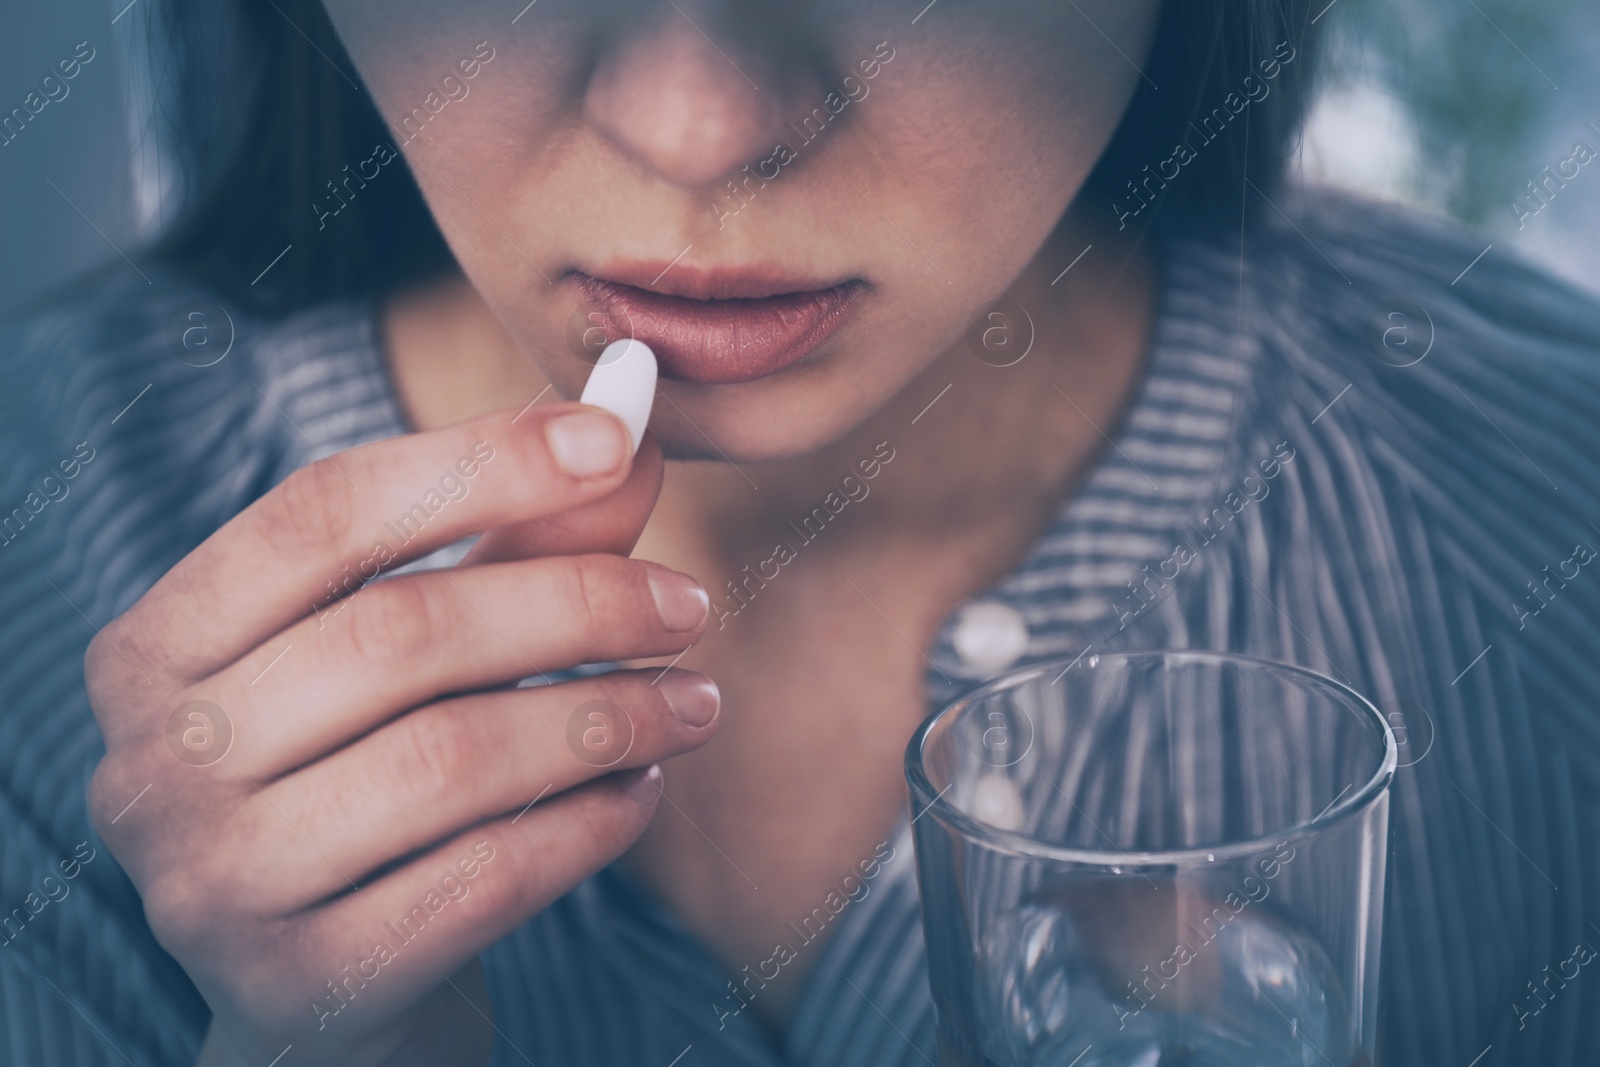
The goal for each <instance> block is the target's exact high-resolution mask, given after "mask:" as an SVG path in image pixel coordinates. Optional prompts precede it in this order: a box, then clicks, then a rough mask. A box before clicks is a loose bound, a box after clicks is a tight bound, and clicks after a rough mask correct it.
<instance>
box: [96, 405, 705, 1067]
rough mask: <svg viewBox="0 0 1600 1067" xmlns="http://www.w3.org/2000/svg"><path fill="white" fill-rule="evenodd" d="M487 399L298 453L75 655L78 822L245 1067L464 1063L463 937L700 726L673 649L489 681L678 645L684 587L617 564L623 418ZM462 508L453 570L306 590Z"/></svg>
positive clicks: (569, 883) (586, 862)
mask: <svg viewBox="0 0 1600 1067" xmlns="http://www.w3.org/2000/svg"><path fill="white" fill-rule="evenodd" d="M513 414H514V413H513V412H509V411H508V412H497V413H495V414H492V415H489V416H485V417H483V418H480V419H475V420H472V421H470V422H466V423H463V424H461V425H459V426H455V427H451V428H449V429H445V430H439V431H433V432H427V433H418V434H411V435H407V436H405V437H401V438H397V439H394V440H389V441H383V442H379V443H377V444H372V445H368V446H365V447H362V448H358V449H353V450H351V451H349V452H345V453H342V454H340V455H339V456H337V457H335V458H333V459H325V460H323V461H321V462H318V463H314V464H311V465H310V466H308V467H306V468H304V469H302V470H300V471H297V472H295V473H294V474H293V475H291V476H290V477H289V478H288V479H286V480H285V481H284V483H283V484H282V485H280V486H278V487H277V488H276V489H274V490H273V491H271V492H270V493H268V494H267V495H265V496H264V497H262V498H261V499H260V500H258V501H256V502H255V503H254V504H252V505H251V506H250V507H249V508H247V509H246V510H245V511H244V512H242V513H241V514H240V515H238V516H237V517H236V518H234V519H233V521H231V522H229V523H228V524H227V525H226V526H224V527H223V528H222V529H220V530H218V531H217V532H216V533H215V534H214V535H213V536H212V537H210V538H209V539H207V540H206V541H205V543H203V544H202V545H200V546H199V547H198V548H196V549H195V550H194V551H193V552H191V553H190V554H189V555H188V556H187V557H185V558H184V559H183V560H182V561H180V562H179V563H178V564H177V566H175V567H173V568H172V570H171V571H169V572H168V573H167V574H166V575H165V576H164V577H162V578H161V580H160V581H159V582H157V583H156V584H155V586H154V587H153V588H152V589H151V590H150V591H149V593H147V594H146V595H145V596H144V597H143V599H141V600H140V601H139V602H138V603H136V604H135V605H134V606H133V607H132V608H130V609H129V610H128V611H127V613H126V614H124V615H122V616H121V617H120V618H118V619H117V620H115V621H114V622H112V623H111V624H109V625H108V626H107V627H106V628H105V630H104V632H103V633H102V634H101V635H100V636H98V637H97V638H96V639H95V641H94V642H93V643H92V644H91V645H90V647H89V651H88V654H87V656H86V657H85V673H86V675H87V678H88V685H89V696H90V701H91V703H92V704H93V707H94V712H95V715H96V717H97V719H98V720H99V724H100V728H101V731H102V732H103V734H104V735H105V740H106V749H107V752H106V757H105V759H104V760H103V761H102V762H101V764H100V766H99V767H98V768H97V769H96V771H95V774H94V778H93V781H92V782H91V784H90V789H89V794H90V811H91V814H92V817H93V820H94V824H95V828H96V830H97V831H98V832H99V833H100V835H101V836H102V837H103V838H104V839H105V841H106V843H107V844H108V845H109V846H110V848H111V850H112V852H113V853H114V854H115V855H116V857H117V859H118V861H119V862H120V863H121V864H122V865H123V867H124V868H126V870H127V871H128V873H129V875H130V876H131V877H132V879H133V881H134V883H135V884H136V885H137V886H138V887H139V891H140V893H141V894H142V896H143V898H144V904H145V912H146V915H147V917H148V919H149V921H150V925H151V928H152V929H153V930H154V932H155V935H156V938H157V939H158V940H159V941H160V942H161V944H162V945H163V946H164V947H166V949H167V950H168V951H170V952H171V953H172V954H173V955H174V956H175V957H177V959H178V960H179V961H180V962H181V963H182V964H183V965H184V967H185V969H186V970H187V971H188V972H189V974H190V976H191V977H192V978H193V979H194V981H195V983H196V985H197V986H198V987H199V989H200V991H201V993H202V994H204V996H205V998H206V1000H207V1002H208V1003H209V1004H210V1005H211V1007H212V1009H213V1011H214V1012H215V1023H214V1030H215V1029H216V1027H217V1026H220V1027H221V1028H222V1029H223V1030H224V1031H225V1032H226V1037H227V1039H228V1043H229V1044H231V1045H232V1046H234V1047H235V1048H237V1049H238V1050H239V1051H240V1052H242V1053H243V1054H244V1055H245V1056H246V1057H248V1058H249V1059H250V1060H251V1061H252V1062H255V1063H258V1064H266V1063H268V1062H273V1057H275V1056H278V1055H279V1054H280V1053H282V1052H284V1050H285V1049H286V1048H287V1047H289V1046H293V1047H292V1049H290V1051H289V1052H288V1054H287V1055H285V1056H284V1057H283V1059H281V1060H279V1061H276V1062H277V1063H278V1064H279V1067H289V1065H290V1064H296V1063H302V1064H320V1063H329V1064H355V1065H368V1064H370V1065H376V1064H404V1063H413V1062H417V1063H420V1062H427V1063H430V1064H433V1063H455V1062H459V1063H482V1062H483V1060H484V1059H485V1058H486V1057H487V1054H488V1050H489V1047H490V1042H492V1037H493V1034H492V1030H491V1024H490V1022H489V1020H488V1017H487V1015H486V1014H483V1012H486V1011H487V1007H486V1005H485V1004H483V1003H482V1001H483V1000H484V999H485V998H483V997H482V994H481V984H479V985H478V988H477V991H476V992H475V990H474V988H473V986H474V984H475V980H476V979H478V977H479V976H478V973H477V972H476V971H475V970H474V969H473V968H472V966H471V965H472V962H473V961H474V960H475V958H476V956H477V954H478V953H479V952H480V951H481V950H483V949H484V948H485V947H487V946H488V945H490V944H492V943H493V942H495V941H496V940H498V939H499V938H501V937H503V936H504V935H505V934H506V933H507V932H509V931H510V930H512V929H514V928H515V927H516V926H517V925H519V924H520V923H522V922H523V921H524V920H526V919H527V918H528V917H529V916H531V915H533V914H534V913H536V912H538V911H539V910H541V909H543V908H544V907H546V906H547V905H549V904H550V903H551V902H552V901H554V900H555V899H556V898H557V897H559V896H560V895H562V894H563V893H565V892H566V891H567V890H569V889H571V888H572V887H573V886H574V885H576V884H578V883H579V882H581V881H582V880H583V879H584V878H586V877H587V876H588V875H590V874H591V873H592V872H594V871H595V870H597V869H598V868H600V867H602V866H603V865H605V864H606V863H607V862H609V861H610V860H612V859H613V858H615V857H616V856H617V855H619V854H620V853H621V852H623V851H624V850H625V849H626V848H627V847H628V846H629V845H630V844H631V843H632V842H633V841H634V840H635V839H636V838H637V837H638V836H639V834H640V833H641V832H642V831H643V830H644V828H645V825H646V823H647V822H648V821H649V819H650V817H651V815H652V813H653V811H654V809H655V806H656V803H657V799H658V797H659V794H660V786H659V775H660V772H659V770H657V769H655V768H654V767H653V764H654V763H655V761H657V760H661V759H663V758H665V757H668V756H672V755H675V754H677V753H681V752H684V751H686V750H688V749H692V748H694V747H696V746H698V745H700V744H701V743H703V742H704V741H705V740H706V739H707V738H708V737H709V735H710V733H711V732H712V728H713V727H712V723H713V721H714V719H715V716H716V712H717V703H718V698H717V694H716V689H715V687H714V686H713V685H712V684H711V682H710V681H709V680H708V679H706V678H704V677H702V676H700V675H697V674H693V673H690V672H688V671H679V670H672V671H667V672H665V673H662V672H660V671H657V670H643V671H621V672H617V673H614V674H610V675H607V676H605V677H602V678H591V679H585V680H581V681H573V682H566V683H563V684H560V685H553V686H538V687H530V688H521V689H518V688H508V687H507V683H511V682H514V681H516V680H517V679H520V678H523V677H528V676H533V675H537V674H540V673H541V672H549V671H553V670H558V669H561V668H565V667H571V666H574V665H576V664H580V663H586V662H597V661H613V660H623V659H629V658H635V657H647V656H659V655H671V654H675V653H678V652H680V651H681V650H683V649H684V648H687V647H688V646H689V645H691V644H692V643H693V642H694V641H695V640H696V639H697V638H698V637H699V635H700V633H701V631H702V629H703V627H704V625H705V621H706V616H707V614H708V606H709V602H708V600H707V597H706V594H705V592H704V591H703V590H702V589H701V588H700V586H699V585H698V584H697V583H695V582H694V581H693V579H691V578H689V577H688V576H686V575H681V574H678V573H676V572H673V571H669V570H667V569H666V568H663V567H659V566H656V565H654V564H649V563H644V562H640V561H635V560H630V559H627V558H624V556H623V555H617V554H615V553H618V552H621V553H626V552H627V551H629V550H630V549H631V546H632V544H633V542H634V540H635V539H636V538H637V537H638V534H639V532H640V530H642V528H643V526H644V523H645V519H646V518H647V517H648V515H649V511H650V509H651V507H653V506H654V501H655V498H656V495H657V493H658V492H659V491H660V484H661V455H660V450H659V449H658V448H656V446H655V445H654V443H653V442H652V441H651V440H650V439H649V438H646V440H645V442H644V446H643V447H642V448H641V449H640V452H639V455H638V456H637V457H636V458H635V459H634V461H633V462H632V463H631V464H630V462H629V458H628V451H629V442H628V437H627V431H626V429H625V428H624V427H623V426H622V424H621V423H620V422H618V421H617V420H616V419H615V418H613V417H612V416H611V415H609V414H607V413H605V412H603V411H600V410H599V409H596V408H588V407H581V406H579V405H575V404H563V405H549V406H544V407H539V408H533V409H528V410H527V411H526V412H525V413H524V414H522V415H521V416H520V417H517V418H516V419H515V421H513V417H512V416H513ZM483 530H489V531H490V532H489V533H488V534H486V535H485V537H484V538H483V539H482V540H480V542H479V544H478V546H477V547H476V548H475V550H474V552H473V554H472V557H470V558H469V560H468V561H467V562H468V564H469V565H466V566H463V567H458V568H454V569H450V570H443V571H434V572H430V573H419V574H408V575H401V576H398V577H394V578H389V579H386V580H384V581H381V582H377V583H374V584H372V585H370V586H369V587H366V588H360V589H359V591H358V592H356V593H354V595H345V596H343V597H342V598H341V599H339V600H336V601H332V600H331V597H330V590H334V591H338V592H341V593H347V592H348V590H349V589H350V588H355V587H358V586H359V582H358V581H357V580H356V578H355V576H356V575H357V574H362V575H369V574H371V573H375V568H376V567H377V566H378V565H380V564H384V563H388V564H391V565H392V564H394V563H397V562H400V561H402V560H405V559H411V558H416V557H419V556H422V555H424V554H425V553H427V552H428V551H431V550H432V549H434V548H437V547H439V546H441V545H446V544H449V543H451V542H454V541H456V540H458V539H460V538H462V537H464V536H467V535H469V534H471V533H474V532H477V531H483ZM408 537H409V540H406V538H408ZM579 553H587V554H579ZM530 556H531V557H535V558H528V557H530ZM330 601H331V602H330ZM645 768H649V769H648V770H645ZM458 972H459V973H458ZM452 975H455V976H456V977H455V978H454V979H452V978H451V976H452ZM469 998H470V999H471V1000H473V1001H475V1002H476V1003H469ZM209 1049H210V1046H208V1055H210V1054H211V1053H210V1051H209Z"/></svg>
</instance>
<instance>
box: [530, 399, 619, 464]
mask: <svg viewBox="0 0 1600 1067" xmlns="http://www.w3.org/2000/svg"><path fill="white" fill-rule="evenodd" d="M544 436H545V440H546V441H548V442H549V444H550V454H551V455H552V456H554V457H555V461H556V466H557V467H560V468H561V469H562V470H563V471H565V472H566V473H568V474H570V475H572V476H573V477H574V478H593V477H595V476H596V475H600V474H610V473H611V472H612V471H614V470H616V469H617V468H619V467H621V466H622V465H623V464H624V463H626V462H627V461H628V457H629V456H630V455H631V454H632V452H633V443H632V442H631V441H629V440H628V431H627V429H626V428H625V427H624V426H623V425H622V423H620V422H618V421H617V418H616V416H614V415H609V414H606V413H604V412H599V411H575V412H573V413H572V414H570V415H562V416H561V417H560V418H557V419H552V420H551V421H550V423H549V424H548V425H546V426H545V428H544Z"/></svg>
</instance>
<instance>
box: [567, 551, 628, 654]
mask: <svg viewBox="0 0 1600 1067" xmlns="http://www.w3.org/2000/svg"><path fill="white" fill-rule="evenodd" d="M564 562H565V568H564V570H563V574H562V579H563V580H562V582H561V583H560V586H559V588H558V590H557V597H558V598H559V601H560V605H561V607H562V608H563V609H564V610H565V612H566V614H567V617H569V618H573V619H575V620H576V621H578V622H579V623H580V624H581V625H582V627H583V628H584V631H585V632H586V633H589V634H594V633H596V632H598V631H599V630H600V628H601V627H602V626H603V624H604V622H605V620H606V619H607V618H608V617H609V616H610V615H611V614H612V613H610V612H608V611H607V605H608V604H609V603H611V602H613V601H614V600H615V596H614V594H612V595H608V590H610V589H614V588H615V587H616V586H617V585H618V584H619V582H620V581H621V578H622V573H623V569H624V568H625V567H626V566H627V565H628V561H626V560H622V559H617V558H615V557H606V556H598V555H597V556H569V557H567V558H566V559H565V561H564Z"/></svg>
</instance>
